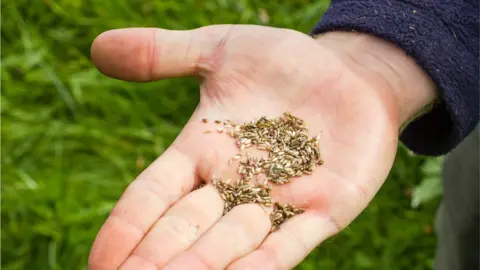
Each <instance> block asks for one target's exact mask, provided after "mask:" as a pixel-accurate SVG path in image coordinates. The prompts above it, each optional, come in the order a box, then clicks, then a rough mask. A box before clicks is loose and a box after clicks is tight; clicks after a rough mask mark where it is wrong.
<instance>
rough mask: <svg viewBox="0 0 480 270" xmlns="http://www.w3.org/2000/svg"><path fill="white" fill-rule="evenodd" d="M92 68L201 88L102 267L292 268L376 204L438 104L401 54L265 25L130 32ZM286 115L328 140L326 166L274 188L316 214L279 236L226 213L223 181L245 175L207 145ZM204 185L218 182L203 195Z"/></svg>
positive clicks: (251, 209) (369, 42) (109, 224)
mask: <svg viewBox="0 0 480 270" xmlns="http://www.w3.org/2000/svg"><path fill="white" fill-rule="evenodd" d="M92 59H93V62H94V63H95V65H96V66H97V68H98V69H99V70H100V71H101V72H102V73H104V74H105V75H107V76H110V77H113V78H117V79H121V80H127V81H140V82H148V81H155V80H161V79H168V78H173V77H184V76H195V77H198V78H200V81H201V83H200V93H201V101H200V103H199V104H198V107H197V109H196V110H195V112H194V113H193V115H192V116H191V119H190V121H189V122H188V123H187V125H186V126H185V127H184V128H183V130H182V132H181V133H180V134H179V135H178V137H177V138H176V140H175V142H174V143H173V144H172V145H171V146H170V147H169V148H168V149H167V150H166V151H165V152H164V153H163V154H162V155H161V156H160V157H159V158H158V159H157V160H155V161H154V162H153V163H152V164H151V165H150V166H149V167H148V168H147V169H146V170H145V171H143V172H142V173H141V174H140V175H139V176H138V177H137V178H136V179H135V180H134V181H133V182H132V183H131V184H130V185H129V187H128V188H127V189H126V190H125V192H124V194H123V195H122V197H121V199H120V200H119V202H118V204H117V205H116V206H115V208H114V209H113V211H112V213H111V214H110V216H109V217H108V219H107V220H106V222H105V224H104V225H103V226H102V228H101V230H100V232H99V233H98V236H97V238H96V240H95V242H94V244H93V247H92V250H91V253H90V258H89V268H90V269H92V270H100V269H265V270H268V269H291V268H293V267H294V266H296V265H297V264H298V263H300V262H301V261H302V260H303V259H304V258H305V257H306V256H307V255H308V254H309V253H310V252H311V251H312V250H313V249H314V248H315V247H316V246H318V245H319V244H321V243H322V242H323V241H325V240H326V239H327V238H329V237H331V236H333V235H335V234H337V233H338V232H340V231H341V230H342V229H343V228H345V227H346V226H347V225H348V224H350V223H351V222H352V221H353V220H354V219H355V218H356V217H357V216H358V215H359V214H360V213H361V211H362V210H363V209H365V208H366V207H367V205H368V203H369V202H370V201H371V200H372V198H373V196H374V195H375V194H376V192H377V191H378V189H379V188H380V187H381V185H382V184H383V183H384V181H385V179H386V177H387V175H388V173H389V171H390V169H391V167H392V164H393V161H394V158H395V154H396V149H397V144H398V136H399V130H400V127H401V125H402V124H403V123H405V122H406V121H408V119H410V118H411V117H412V116H413V115H415V114H417V113H418V112H419V111H420V110H422V108H424V107H425V106H426V105H428V104H430V103H431V102H432V101H434V99H435V98H436V93H435V90H434V84H433V83H432V81H431V80H430V78H429V77H428V76H427V75H426V74H425V73H424V72H423V70H422V69H421V68H420V67H418V66H417V65H416V64H415V62H414V60H413V59H411V58H410V57H408V56H407V55H406V54H405V53H404V52H403V51H402V50H401V49H399V48H397V47H395V46H394V45H392V44H390V43H387V42H386V41H383V40H381V39H378V38H375V37H371V36H368V35H365V34H359V33H352V32H348V33H347V32H330V33H327V34H324V35H322V36H319V37H317V38H315V39H313V38H311V37H309V36H307V35H305V34H303V33H300V32H296V31H293V30H288V29H278V28H270V27H263V26H253V25H249V26H244V25H235V26H233V25H213V26H207V27H202V28H198V29H194V30H189V31H170V30H165V29H156V28H155V29H154V28H148V29H145V28H142V29H139V28H131V29H121V30H113V31H108V32H105V33H103V34H101V35H100V36H98V37H97V38H96V40H95V41H94V43H93V45H92ZM287 110H290V111H291V112H292V113H293V114H294V115H296V116H298V117H301V118H303V119H304V120H305V121H307V122H308V123H309V129H310V132H311V135H312V136H315V135H319V136H320V147H321V153H322V157H323V159H324V161H325V164H324V165H322V166H320V167H319V168H318V169H317V170H316V171H315V172H314V173H313V174H312V175H310V176H303V177H300V178H296V179H294V181H292V182H291V183H289V184H286V185H282V186H274V187H273V192H272V195H273V197H274V199H275V200H277V201H280V202H282V203H293V204H295V205H296V206H298V207H303V208H305V209H306V212H305V213H303V214H300V215H297V216H295V217H294V218H292V219H290V220H288V221H287V222H286V223H284V224H283V225H282V226H281V228H280V230H278V231H276V232H274V233H269V230H270V226H271V224H270V219H269V216H268V211H264V210H262V208H261V207H259V206H258V205H253V204H252V205H250V204H246V205H240V206H238V207H236V208H234V209H233V210H232V211H230V212H229V213H228V214H227V215H225V216H222V210H223V202H222V200H221V198H220V196H219V195H218V194H217V192H216V190H215V189H214V188H213V187H212V185H211V183H210V179H212V176H213V175H216V176H222V177H227V178H228V177H234V176H235V172H234V167H235V166H232V167H229V166H228V160H229V159H230V158H231V157H232V156H233V155H234V154H235V153H237V150H236V148H235V145H234V142H233V140H232V139H230V138H229V137H228V136H226V135H225V134H219V133H218V132H212V133H209V134H205V133H204V131H205V130H206V129H212V130H214V129H215V128H216V127H217V125H216V124H214V123H213V121H210V122H209V123H203V122H202V119H203V118H207V119H210V120H216V119H219V120H224V119H226V118H228V119H230V120H232V121H234V122H237V123H241V122H244V121H250V120H252V119H254V118H258V117H260V116H264V115H265V116H269V117H277V116H279V115H281V113H283V112H284V111H287ZM234 165H235V164H234ZM234 179H235V178H234ZM202 180H205V181H207V183H209V184H207V185H206V186H205V187H202V188H200V189H197V190H194V189H195V188H196V187H197V186H198V184H199V183H200V181H202Z"/></svg>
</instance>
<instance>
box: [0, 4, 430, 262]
mask: <svg viewBox="0 0 480 270" xmlns="http://www.w3.org/2000/svg"><path fill="white" fill-rule="evenodd" d="M255 2H260V1H242V0H239V1H227V0H218V1H214V0H203V1H199V0H187V1H153V0H151V1H134V0H116V1H113V0H103V1H93V0H90V1H81V0H57V1H55V0H44V1H32V0H17V1H16V2H14V1H13V0H6V1H2V4H1V5H2V6H1V7H2V13H3V16H2V25H1V30H2V33H1V45H2V62H1V64H2V66H1V76H2V81H1V82H2V90H3V91H2V96H1V97H2V99H1V115H2V119H1V120H2V121H1V122H2V131H1V136H2V149H1V151H2V152H1V153H2V159H1V165H2V205H1V209H2V214H1V217H2V221H1V224H2V235H1V239H2V264H1V266H2V269H4V270H11V269H86V261H87V256H88V253H89V249H90V246H91V243H92V241H93V239H94V237H95V235H96V233H97V231H98V230H99V228H100V226H101V224H102V223H103V221H104V220H105V218H106V216H107V215H108V213H109V211H110V210H111V208H112V207H113V206H114V204H115V202H116V201H117V199H118V198H119V196H120V195H121V193H122V191H123V189H124V188H125V187H126V185H127V184H128V183H129V182H130V181H131V180H132V179H133V178H134V177H135V175H136V174H138V173H139V172H140V171H141V170H142V169H143V168H144V166H146V165H148V164H149V163H150V162H151V161H152V160H153V159H155V158H156V157H157V156H159V155H160V154H161V153H162V151H164V150H165V149H166V148H167V147H168V146H169V144H170V143H171V142H172V141H173V139H174V138H175V136H176V135H177V134H178V133H179V131H180V130H181V127H182V126H183V125H184V124H185V123H186V121H187V119H188V118H189V116H190V114H191V113H192V112H193V110H194V108H195V106H196V104H197V102H198V99H199V94H198V89H197V85H196V84H195V82H194V81H193V80H189V79H175V80H167V81H162V82H155V83H148V84H135V83H127V82H121V81H117V80H113V79H110V78H107V77H105V76H102V75H101V74H99V72H98V71H97V70H96V69H95V68H94V67H93V66H92V64H91V62H90V59H89V49H90V44H91V42H92V40H93V39H94V37H95V36H96V35H98V34H99V33H101V32H102V31H105V30H108V29H112V28H119V27H131V26H157V27H162V28H170V29H187V28H194V27H199V26H204V25H208V24H215V23H222V24H224V23H249V24H262V23H265V22H264V21H263V22H262V20H261V19H260V17H259V15H258V14H259V12H260V10H261V9H264V10H266V11H267V13H268V15H269V21H268V23H266V24H268V25H272V26H277V27H288V28H293V29H296V30H299V31H303V32H309V30H310V29H311V28H312V27H313V26H314V24H315V22H316V21H317V20H318V19H319V18H320V16H321V14H322V13H323V12H324V11H325V10H326V8H327V7H328V1H307V0H293V1H290V2H289V4H285V3H283V4H280V3H278V2H280V1H273V0H268V1H261V4H260V3H257V4H255ZM283 2H286V1H283ZM423 162H424V158H421V157H414V156H411V155H409V154H408V152H407V151H406V150H405V149H403V148H402V147H400V148H399V154H398V157H397V160H396V163H395V166H394V168H393V170H392V172H391V175H390V177H389V179H388V180H387V182H386V184H385V185H384V186H383V188H382V189H381V191H380V192H379V194H378V195H377V196H376V198H375V199H374V201H373V202H372V204H371V205H370V206H369V207H368V208H367V209H366V210H365V212H364V213H363V214H362V215H361V216H360V217H359V218H358V219H357V220H356V221H354V222H353V224H351V226H349V227H348V228H347V229H346V230H345V231H344V232H342V233H341V234H339V235H338V236H336V237H334V238H332V239H330V240H328V241H327V242H326V243H324V244H323V245H322V246H321V247H319V248H317V249H316V250H315V251H314V252H313V253H312V254H311V255H310V256H309V257H308V258H307V259H306V260H305V261H304V262H303V263H302V264H301V265H300V266H299V267H298V269H385V270H389V269H392V270H393V269H429V268H430V267H431V261H432V258H433V255H434V248H435V242H436V240H435V236H434V233H433V232H432V230H431V228H432V227H433V224H432V223H433V218H434V212H435V208H436V205H437V203H438V199H436V200H433V201H429V202H427V203H426V204H422V205H421V206H420V207H419V208H416V209H413V208H411V207H410V202H411V198H410V197H409V196H407V195H408V194H407V195H405V193H406V191H408V190H411V189H412V188H413V187H414V186H415V185H417V184H419V183H420V181H421V180H422V178H423V176H424V175H423V173H422V171H421V166H422V163H423ZM407 193H408V192H407Z"/></svg>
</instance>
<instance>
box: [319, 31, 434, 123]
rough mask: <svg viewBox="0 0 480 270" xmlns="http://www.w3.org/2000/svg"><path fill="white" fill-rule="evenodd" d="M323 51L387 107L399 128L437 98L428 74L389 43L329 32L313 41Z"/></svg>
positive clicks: (358, 34) (367, 37) (347, 33)
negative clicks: (324, 49) (333, 54)
mask: <svg viewBox="0 0 480 270" xmlns="http://www.w3.org/2000/svg"><path fill="white" fill-rule="evenodd" d="M315 39H316V40H317V42H318V43H319V44H320V45H322V46H323V47H324V48H326V49H328V50H330V51H332V53H335V54H337V55H338V57H340V58H341V59H342V61H343V63H344V64H345V65H346V66H347V67H348V68H350V69H351V70H352V71H353V72H354V73H356V74H357V75H358V76H359V78H361V79H363V80H365V81H366V82H367V83H368V84H369V85H371V86H372V88H373V89H374V90H375V91H381V92H382V93H380V95H379V96H382V97H385V101H386V102H389V105H393V106H395V108H394V111H395V112H396V113H397V120H398V122H399V125H400V126H405V125H406V124H408V123H409V122H410V121H411V120H412V119H414V118H416V117H418V116H420V115H422V114H423V113H425V112H426V111H428V109H429V108H431V107H432V106H431V105H432V104H433V103H434V101H435V100H436V98H437V94H436V90H435V84H434V83H433V81H432V80H431V78H430V77H429V76H428V74H427V73H426V72H425V71H424V70H423V69H422V68H421V67H420V66H418V65H417V64H416V63H415V60H414V59H413V58H412V57H410V56H408V55H407V54H406V53H405V52H404V51H403V50H402V49H400V48H398V47H397V46H395V45H394V44H393V43H390V42H388V41H385V40H383V39H381V38H377V37H374V36H371V35H368V34H362V33H355V32H329V33H325V34H322V35H318V36H316V37H315Z"/></svg>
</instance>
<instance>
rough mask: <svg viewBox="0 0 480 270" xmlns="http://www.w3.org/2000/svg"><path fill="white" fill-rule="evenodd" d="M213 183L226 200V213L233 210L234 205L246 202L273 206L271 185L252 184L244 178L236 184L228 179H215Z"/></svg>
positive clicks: (224, 211)
mask: <svg viewBox="0 0 480 270" xmlns="http://www.w3.org/2000/svg"><path fill="white" fill-rule="evenodd" d="M212 183H213V185H214V186H215V187H216V188H217V190H218V191H219V192H220V196H221V197H222V199H223V200H224V201H225V207H224V210H223V213H224V214H226V213H227V212H228V211H230V210H232V208H233V207H235V206H237V205H240V204H244V203H258V204H261V205H263V206H266V207H270V206H272V198H271V196H270V191H271V188H270V187H264V186H261V185H258V184H257V185H252V184H250V183H247V182H245V181H242V180H238V181H237V182H236V183H235V184H230V183H229V182H227V181H222V180H217V179H213V181H212Z"/></svg>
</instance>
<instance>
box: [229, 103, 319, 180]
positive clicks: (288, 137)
mask: <svg viewBox="0 0 480 270" xmlns="http://www.w3.org/2000/svg"><path fill="white" fill-rule="evenodd" d="M232 127H233V126H232ZM227 133H228V134H229V135H230V136H232V137H233V138H235V139H236V143H237V145H238V147H239V148H240V150H243V149H245V148H248V147H251V146H252V145H255V146H256V147H257V149H259V150H264V151H267V152H268V154H269V155H268V158H266V159H265V158H263V159H258V160H254V161H250V163H252V162H254V163H255V164H254V165H253V164H252V165H251V166H254V167H255V171H254V172H255V173H257V174H258V173H265V174H266V175H267V178H266V180H267V181H271V182H272V183H274V184H285V183H288V182H289V181H290V179H291V178H292V177H298V176H302V175H303V174H311V173H312V172H313V171H314V170H315V168H316V166H317V165H321V164H322V163H323V161H322V159H321V158H320V150H319V138H318V137H315V138H309V136H308V127H307V124H306V123H305V122H304V121H303V120H301V119H300V118H298V117H295V116H293V115H292V114H291V113H289V112H286V113H284V114H283V117H278V118H274V119H268V118H266V117H261V118H260V119H259V120H256V121H252V122H249V123H245V124H243V125H241V126H235V128H234V129H233V130H231V131H229V132H227ZM242 165H243V164H242ZM242 165H241V166H240V167H241V168H244V167H245V166H243V167H242ZM248 176H249V177H251V175H248Z"/></svg>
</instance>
